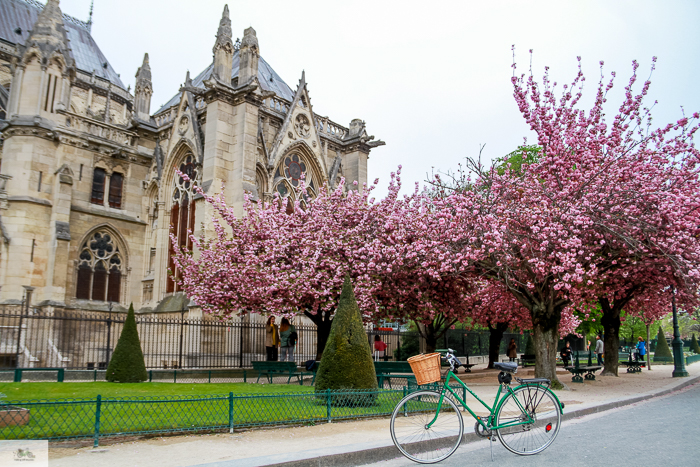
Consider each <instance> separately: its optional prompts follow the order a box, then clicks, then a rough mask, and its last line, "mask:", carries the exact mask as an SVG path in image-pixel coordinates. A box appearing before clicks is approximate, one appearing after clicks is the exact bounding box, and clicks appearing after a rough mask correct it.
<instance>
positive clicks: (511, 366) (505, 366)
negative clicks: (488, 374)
mask: <svg viewBox="0 0 700 467" xmlns="http://www.w3.org/2000/svg"><path fill="white" fill-rule="evenodd" d="M493 367H494V368H495V369H497V370H501V371H505V372H508V373H515V372H517V371H518V364H517V363H515V362H505V363H494V364H493Z"/></svg>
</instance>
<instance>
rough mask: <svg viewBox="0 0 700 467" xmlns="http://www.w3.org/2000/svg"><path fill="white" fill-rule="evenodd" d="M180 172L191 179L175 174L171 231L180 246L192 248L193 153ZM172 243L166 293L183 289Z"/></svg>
mask: <svg viewBox="0 0 700 467" xmlns="http://www.w3.org/2000/svg"><path fill="white" fill-rule="evenodd" d="M179 169H180V172H182V173H183V174H186V175H187V176H188V177H189V180H185V179H184V178H183V177H181V176H179V175H177V174H175V180H174V183H173V185H174V187H173V197H172V207H171V209H170V232H171V233H173V234H174V235H175V237H177V244H178V246H179V247H180V248H182V247H185V248H187V249H191V248H192V241H191V240H190V239H189V238H188V235H187V230H188V229H189V230H191V231H194V214H195V212H194V211H195V209H194V199H193V198H194V187H195V185H196V180H197V177H198V175H199V174H198V172H197V167H196V165H195V159H194V156H193V155H192V154H188V155H187V157H185V159H184V160H183V161H182V163H181V164H180V167H179ZM169 243H170V254H169V260H168V268H169V269H170V271H172V273H173V275H172V276H171V275H168V282H167V286H166V293H172V292H178V291H180V290H181V288H180V286H179V285H178V284H177V282H176V280H175V278H176V277H178V275H179V271H178V270H177V268H176V267H175V248H174V247H173V244H172V242H169Z"/></svg>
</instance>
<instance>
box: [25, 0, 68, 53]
mask: <svg viewBox="0 0 700 467" xmlns="http://www.w3.org/2000/svg"><path fill="white" fill-rule="evenodd" d="M33 45H37V46H38V47H39V49H41V51H42V53H43V54H44V57H49V56H51V54H53V52H55V51H57V50H60V51H61V52H64V56H66V60H67V61H69V60H70V59H71V58H72V57H68V56H67V55H69V54H68V53H67V52H68V51H69V50H70V49H69V48H68V37H67V36H66V28H65V25H64V24H63V13H62V12H61V8H60V7H59V6H58V0H48V1H47V2H46V5H45V6H44V8H43V9H42V10H41V12H40V13H39V16H38V17H37V19H36V22H35V23H34V26H33V27H32V31H31V33H30V34H29V38H27V41H26V42H25V46H26V47H27V48H28V47H31V46H33Z"/></svg>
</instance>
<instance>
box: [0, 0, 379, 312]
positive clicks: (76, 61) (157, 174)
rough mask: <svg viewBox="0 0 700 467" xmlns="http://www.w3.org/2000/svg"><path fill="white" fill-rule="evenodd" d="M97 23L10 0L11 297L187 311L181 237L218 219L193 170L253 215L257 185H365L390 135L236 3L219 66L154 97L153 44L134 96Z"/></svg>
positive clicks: (6, 190)
mask: <svg viewBox="0 0 700 467" xmlns="http://www.w3.org/2000/svg"><path fill="white" fill-rule="evenodd" d="M91 28H92V21H91V20H90V21H87V22H84V21H81V20H78V19H76V18H73V17H71V16H67V15H65V14H63V13H62V12H61V9H60V7H59V2H58V0H48V2H47V3H46V4H45V5H44V4H42V3H39V2H37V1H36V0H0V164H1V165H0V234H1V235H0V237H1V239H0V245H1V247H0V287H1V288H0V304H5V305H18V304H20V303H25V304H26V303H27V302H31V305H32V306H34V307H39V308H46V309H61V310H76V311H78V310H92V311H106V310H108V309H109V310H111V309H112V307H116V308H117V309H123V307H125V306H128V305H129V304H130V303H133V304H134V308H135V309H136V310H137V311H140V312H141V313H158V312H168V311H174V309H175V308H177V309H178V310H179V307H182V306H183V303H186V299H185V298H184V297H183V296H182V293H181V292H179V291H178V286H177V282H176V281H174V280H173V278H172V274H175V275H177V273H178V272H177V270H175V268H174V264H173V261H172V253H173V249H172V247H171V242H170V238H169V235H170V233H171V232H172V233H173V234H174V235H175V237H176V238H177V242H178V243H179V244H180V245H187V244H188V239H187V231H188V229H189V230H192V231H194V232H195V235H198V234H200V233H202V229H204V231H205V233H206V232H207V231H208V229H211V228H212V226H211V221H210V219H211V216H212V209H211V207H210V206H208V205H207V204H206V203H205V202H204V199H203V198H202V197H201V195H198V194H197V193H196V192H195V191H194V190H193V185H194V184H196V185H198V186H200V187H201V188H202V189H203V190H204V191H205V192H206V193H208V194H216V193H218V192H220V191H221V189H222V186H224V187H225V188H224V196H225V198H226V200H227V202H228V204H229V206H233V207H234V209H235V210H236V212H237V214H239V215H242V213H243V203H244V196H245V194H246V193H247V194H249V196H250V197H251V198H252V199H253V200H255V201H256V202H257V201H259V200H270V199H271V198H272V197H273V195H274V194H275V193H277V194H279V196H281V197H292V198H293V197H295V196H297V193H298V190H296V187H298V186H299V181H300V179H301V178H302V177H304V178H305V180H306V185H307V190H308V196H311V197H313V196H314V194H315V192H316V191H317V190H318V189H319V187H321V186H322V185H324V184H329V185H330V186H331V187H333V186H336V184H337V183H338V181H339V180H340V178H341V177H345V178H346V180H347V181H348V184H350V185H351V184H352V182H353V181H357V182H358V183H359V184H362V183H366V181H367V160H368V157H369V153H370V151H371V149H372V148H374V147H377V146H380V145H383V144H384V143H383V142H382V141H379V140H374V138H373V137H372V136H369V135H368V133H367V131H366V129H365V123H364V121H362V120H361V119H355V120H352V121H351V122H349V125H348V126H343V125H340V124H338V123H336V122H334V121H332V120H331V119H330V118H328V117H325V116H321V115H319V114H317V113H315V112H314V107H313V106H312V103H311V99H310V97H309V90H308V86H307V82H306V78H305V76H304V73H303V72H302V73H301V78H300V79H299V81H298V84H297V85H296V87H295V89H292V88H291V87H290V86H288V85H287V84H286V83H285V81H283V80H282V78H281V77H280V76H279V75H278V74H277V73H276V72H275V71H274V70H273V69H272V67H271V66H270V65H269V64H268V63H267V62H266V61H265V59H264V58H263V56H262V54H261V47H260V43H259V42H258V37H257V36H256V32H255V29H253V28H252V27H251V28H247V29H246V30H245V31H243V36H242V39H240V40H235V41H234V40H233V34H232V31H231V20H230V18H229V10H228V7H225V8H224V11H223V15H222V17H221V21H220V23H219V27H218V31H217V33H216V40H215V42H214V44H213V50H212V52H213V57H212V62H211V65H210V66H209V67H207V68H206V69H205V70H203V71H202V72H201V73H199V74H198V75H197V76H196V77H194V78H192V77H190V75H189V72H188V73H187V75H186V79H185V81H184V84H183V85H182V87H181V88H180V89H179V90H175V89H173V93H175V95H174V96H173V97H172V99H170V100H169V101H168V102H167V103H166V104H165V105H164V106H163V107H161V108H160V109H157V110H155V111H152V109H151V95H152V93H153V85H152V79H151V68H150V66H149V60H148V53H146V54H145V55H144V58H143V64H142V65H141V67H140V68H139V69H138V70H137V71H136V82H135V87H134V89H133V94H132V90H131V89H130V86H129V87H127V86H125V84H124V83H123V82H122V81H121V79H120V75H119V74H118V73H117V72H116V71H115V70H114V69H113V68H112V66H111V65H110V63H109V61H108V60H107V58H106V57H105V56H104V55H103V53H102V52H101V51H100V49H99V47H98V45H97V44H96V43H95V41H94V40H93V38H92V36H91V34H90V32H91ZM211 32H214V31H200V33H201V34H210V33H211ZM143 52H147V51H143ZM202 53H208V51H202ZM154 72H156V73H157V70H154ZM184 75H185V73H184V70H183V76H184ZM176 169H179V170H180V171H181V172H183V173H186V174H188V175H189V177H190V178H191V179H192V180H193V183H190V182H188V181H185V180H183V178H181V177H179V176H178V174H177V172H176ZM304 196H306V195H304ZM169 271H170V272H169ZM176 303H177V305H176Z"/></svg>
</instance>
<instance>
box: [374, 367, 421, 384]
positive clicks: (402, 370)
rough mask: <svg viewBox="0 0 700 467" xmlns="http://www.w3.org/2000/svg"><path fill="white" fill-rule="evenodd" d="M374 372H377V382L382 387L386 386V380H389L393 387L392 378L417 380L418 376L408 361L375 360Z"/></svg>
mask: <svg viewBox="0 0 700 467" xmlns="http://www.w3.org/2000/svg"><path fill="white" fill-rule="evenodd" d="M374 372H375V373H376V374H377V384H378V385H379V387H380V388H383V387H384V380H386V381H388V382H389V388H390V389H391V379H392V378H400V379H405V380H406V385H408V381H409V380H412V381H415V379H416V377H415V376H414V374H413V370H411V365H410V364H409V363H408V362H406V361H398V362H374Z"/></svg>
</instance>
